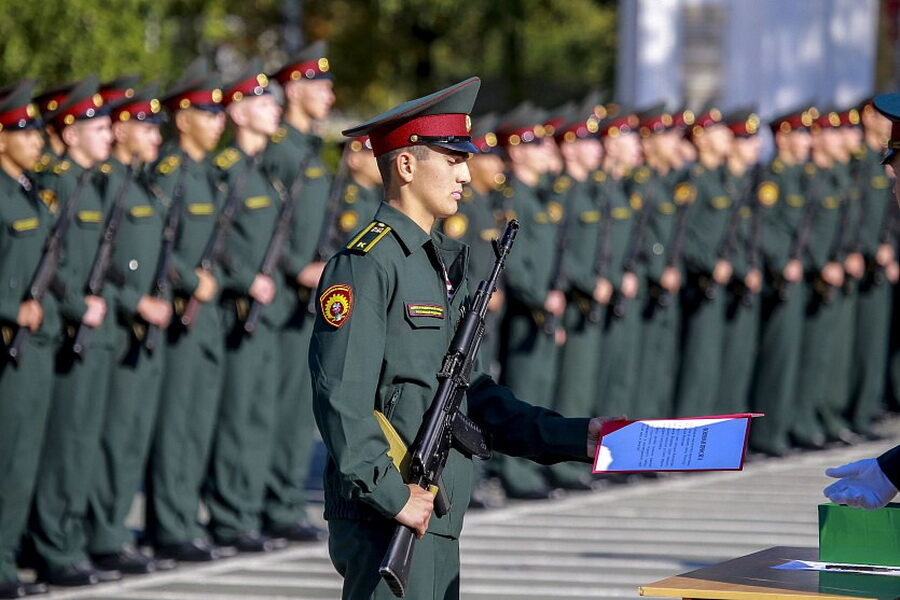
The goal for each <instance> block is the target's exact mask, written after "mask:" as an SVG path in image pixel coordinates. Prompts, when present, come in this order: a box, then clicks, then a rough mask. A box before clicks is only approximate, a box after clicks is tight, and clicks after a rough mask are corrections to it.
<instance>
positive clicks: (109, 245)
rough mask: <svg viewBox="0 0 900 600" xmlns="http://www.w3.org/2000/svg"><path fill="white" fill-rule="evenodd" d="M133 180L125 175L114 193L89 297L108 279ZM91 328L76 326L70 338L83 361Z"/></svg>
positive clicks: (93, 267) (98, 293)
mask: <svg viewBox="0 0 900 600" xmlns="http://www.w3.org/2000/svg"><path fill="white" fill-rule="evenodd" d="M132 181H133V179H132V177H131V176H130V174H126V175H125V178H124V180H123V181H122V185H121V187H119V190H118V192H116V197H115V198H114V199H113V203H112V207H111V208H110V209H109V215H107V217H106V226H105V227H104V229H103V237H102V238H100V246H99V247H98V248H97V254H96V255H95V256H94V262H93V264H91V272H90V274H89V275H88V282H87V293H88V295H90V296H100V295H101V294H102V293H103V287H104V286H105V285H106V280H107V279H108V278H109V269H110V265H111V262H112V254H113V249H114V248H115V246H116V238H117V237H118V235H119V228H120V227H121V226H122V219H123V218H125V195H126V194H128V190H129V189H130V188H131V183H132ZM92 331H93V328H91V327H89V326H88V325H85V324H84V323H79V324H78V329H77V330H76V331H75V337H74V338H72V348H71V351H72V355H73V356H74V357H75V358H77V359H79V360H83V359H84V355H85V354H86V353H87V350H88V347H89V346H90V344H91V332H92Z"/></svg>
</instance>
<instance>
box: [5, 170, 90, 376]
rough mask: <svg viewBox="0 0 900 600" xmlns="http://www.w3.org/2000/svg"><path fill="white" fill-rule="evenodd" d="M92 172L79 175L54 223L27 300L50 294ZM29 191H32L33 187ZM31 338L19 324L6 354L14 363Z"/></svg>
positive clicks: (28, 331) (16, 362) (29, 287)
mask: <svg viewBox="0 0 900 600" xmlns="http://www.w3.org/2000/svg"><path fill="white" fill-rule="evenodd" d="M92 174H93V173H92V171H90V170H89V169H85V170H84V171H83V172H82V173H81V175H79V176H78V181H77V183H76V184H75V189H74V190H73V191H72V194H71V195H70V196H69V198H68V199H67V200H66V205H65V208H63V213H62V214H61V215H60V216H59V219H57V221H56V224H55V225H54V226H53V231H52V232H51V233H50V237H48V238H47V243H46V245H45V246H44V253H43V254H41V259H40V261H39V262H38V266H37V269H35V272H34V276H33V277H32V278H31V284H30V285H29V286H28V294H27V296H26V299H27V300H35V301H37V302H40V301H41V300H43V299H44V295H46V293H47V290H48V289H49V288H50V286H51V285H52V284H53V281H54V279H55V278H56V270H57V267H59V253H60V251H61V250H62V246H63V243H64V242H65V239H66V233H68V231H69V226H70V225H71V224H72V220H73V219H74V218H75V213H76V212H77V211H78V203H79V201H80V199H81V193H82V191H83V190H84V186H85V184H87V182H88V179H89V178H90V177H91V175H92ZM28 185H29V186H30V185H31V182H30V181H28ZM27 191H29V193H31V190H30V189H28V190H27ZM29 337H31V331H30V330H29V329H28V328H27V327H19V328H18V330H16V335H15V337H13V340H12V342H10V344H9V346H7V347H6V357H7V358H8V359H9V360H11V361H12V362H13V363H15V364H19V359H20V358H21V357H22V348H23V347H24V346H25V342H27V341H28V338H29Z"/></svg>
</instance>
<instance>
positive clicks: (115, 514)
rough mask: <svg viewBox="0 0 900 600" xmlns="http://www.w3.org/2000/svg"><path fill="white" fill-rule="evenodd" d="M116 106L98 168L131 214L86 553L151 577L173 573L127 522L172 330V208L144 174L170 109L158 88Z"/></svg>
mask: <svg viewBox="0 0 900 600" xmlns="http://www.w3.org/2000/svg"><path fill="white" fill-rule="evenodd" d="M109 106H110V110H111V111H112V122H113V126H112V130H113V139H114V140H115V143H114V145H113V152H112V158H111V159H110V160H109V161H108V162H106V163H104V164H103V165H102V166H101V168H100V172H101V173H102V174H103V175H104V176H105V177H104V178H103V179H102V180H101V181H100V182H99V184H98V185H99V187H100V188H101V190H102V193H103V198H104V205H105V207H106V209H107V212H109V211H111V210H113V204H114V203H115V202H117V201H118V202H121V205H122V209H123V210H124V215H125V216H124V218H123V219H122V222H121V225H120V229H119V233H118V235H117V237H116V241H115V245H114V247H113V252H112V258H111V260H110V268H111V269H112V270H113V272H116V273H119V274H120V276H121V277H122V281H120V282H118V285H117V286H116V288H117V289H116V300H115V303H114V304H113V305H112V306H111V308H114V310H115V312H114V314H111V315H110V316H111V317H113V318H114V320H115V321H114V322H115V324H116V332H115V337H114V342H113V357H114V366H113V369H112V374H111V379H110V387H109V400H108V401H107V404H106V412H105V414H104V417H103V428H102V431H101V435H100V449H101V460H100V463H99V465H98V467H97V471H96V474H95V476H94V481H93V483H92V484H91V488H92V489H91V492H90V494H89V496H88V500H89V504H90V513H89V514H90V519H89V527H90V531H91V534H90V538H89V542H88V550H89V551H90V553H91V555H92V556H93V559H94V563H95V564H96V565H97V566H98V567H100V568H103V569H114V570H118V571H122V572H123V573H149V572H152V571H156V570H160V569H166V568H174V566H175V565H174V563H173V562H172V561H166V560H155V559H153V558H150V557H148V556H146V555H145V554H143V553H142V552H141V551H140V550H139V549H138V548H137V547H136V545H135V539H134V534H133V533H132V531H131V530H130V529H129V528H128V527H126V525H125V519H126V518H127V516H128V512H129V511H130V509H131V504H132V501H133V499H134V495H135V493H136V492H137V490H138V488H139V487H140V485H141V484H142V482H143V480H144V472H145V467H146V462H147V454H148V452H149V448H150V440H151V436H152V434H153V426H154V424H155V423H156V415H157V407H158V405H159V404H158V403H159V389H160V385H161V384H162V367H163V354H164V348H163V347H162V346H163V343H162V339H163V338H162V334H160V336H159V338H158V339H159V342H158V343H157V345H156V346H155V347H152V348H151V347H150V346H149V343H148V340H152V339H153V337H152V336H153V335H154V334H151V333H150V330H151V328H153V327H156V328H158V329H159V330H160V331H162V332H165V330H166V327H168V325H169V319H170V318H171V316H172V308H171V304H170V299H169V298H160V297H157V295H156V292H155V290H154V286H155V283H156V270H157V266H158V263H159V255H160V248H161V240H162V230H163V223H164V219H165V214H164V213H165V208H164V206H163V205H162V203H161V201H160V199H158V198H156V197H155V196H154V195H153V194H152V193H151V192H150V190H149V189H148V186H147V178H146V173H145V171H144V169H145V168H146V167H147V165H150V164H152V163H154V162H156V159H157V157H158V155H159V146H160V144H161V143H162V137H161V136H160V133H159V124H160V122H161V115H160V111H161V110H162V107H161V105H160V103H159V100H158V99H157V98H156V86H151V87H149V88H146V89H144V90H140V91H137V92H134V93H133V94H130V95H128V96H124V97H123V98H122V99H121V100H113V101H112V102H111V103H110V104H109ZM123 189H125V192H124V194H123V193H122V190H123Z"/></svg>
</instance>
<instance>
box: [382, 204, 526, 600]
mask: <svg viewBox="0 0 900 600" xmlns="http://www.w3.org/2000/svg"><path fill="white" fill-rule="evenodd" d="M518 230H519V223H518V221H516V220H512V221H510V222H509V223H508V224H507V226H506V231H504V233H503V237H502V239H501V240H500V242H499V243H498V242H497V241H496V240H495V241H494V253H495V254H496V260H495V261H494V266H493V268H492V269H491V273H490V275H489V276H488V278H487V279H486V280H483V281H482V282H481V283H480V284H478V291H477V292H476V293H475V297H474V298H473V299H472V303H471V305H470V307H469V310H468V311H466V314H465V316H464V317H463V318H462V320H461V321H460V323H459V325H458V326H457V328H456V333H455V334H454V336H453V341H451V342H450V347H449V348H448V350H447V353H446V354H445V355H444V360H443V364H442V365H441V370H440V372H438V374H437V378H438V381H439V383H438V389H437V391H436V392H435V395H434V399H433V400H432V401H431V406H429V408H428V410H427V411H426V413H425V415H424V417H423V418H422V424H421V425H420V426H419V431H418V433H416V439H415V441H414V442H413V444H412V446H410V448H409V456H408V459H409V476H408V478H407V482H408V483H414V484H416V485H418V486H421V487H422V488H424V489H426V490H427V489H432V486H435V485H436V484H437V483H438V481H439V479H440V477H441V473H442V471H443V470H444V466H445V465H446V463H447V457H448V455H449V453H450V449H451V447H456V448H457V449H459V450H460V451H461V452H463V453H464V454H467V455H469V456H479V457H489V456H490V449H489V447H488V444H487V441H486V440H485V439H484V436H483V434H481V432H480V430H479V429H478V427H477V426H476V425H475V424H474V423H472V422H471V421H470V420H469V419H468V417H466V416H465V415H463V414H462V413H461V412H459V406H460V403H461V402H462V398H463V394H464V393H465V392H466V389H467V388H468V387H469V377H470V375H471V373H472V367H473V365H474V362H475V356H476V354H477V352H478V347H479V346H480V344H481V340H482V338H483V337H484V316H485V314H486V313H487V305H488V301H489V300H490V298H491V294H492V293H493V291H494V290H495V289H496V287H497V279H498V278H499V277H500V273H501V272H502V271H503V268H504V267H505V265H506V257H507V256H508V255H509V252H510V250H511V249H512V246H513V242H514V241H515V239H516V233H517V232H518ZM446 508H449V507H446ZM435 513H436V514H437V513H438V506H437V501H436V502H435ZM415 542H416V534H415V532H414V531H413V530H412V529H410V528H408V527H406V526H405V525H397V528H396V529H395V530H394V536H393V537H392V538H391V541H390V544H389V545H388V549H387V552H386V553H385V555H384V559H383V560H382V561H381V567H380V568H379V570H378V572H379V573H380V574H381V577H382V579H384V580H385V582H387V584H388V586H389V587H390V588H391V591H392V592H393V593H394V595H395V596H397V597H398V598H402V597H403V596H404V594H405V593H406V584H407V581H408V580H409V569H410V565H411V563H412V555H413V550H414V549H415Z"/></svg>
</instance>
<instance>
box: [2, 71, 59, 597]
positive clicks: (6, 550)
mask: <svg viewBox="0 0 900 600" xmlns="http://www.w3.org/2000/svg"><path fill="white" fill-rule="evenodd" d="M33 90H34V82H33V81H23V82H21V83H19V84H17V85H15V86H12V87H11V88H10V89H9V91H8V92H7V94H6V96H5V97H3V98H0V194H2V197H3V199H2V201H0V280H2V282H3V285H2V290H3V291H2V294H0V333H2V337H3V347H4V349H5V348H6V346H7V345H9V344H11V343H12V340H13V338H14V337H15V335H16V334H17V332H18V330H19V328H22V327H24V328H27V330H28V332H29V333H30V336H29V338H28V341H27V342H26V343H25V345H24V346H23V348H22V351H21V354H20V360H19V361H18V363H15V362H13V361H12V360H10V359H8V358H7V357H6V356H4V357H3V358H2V359H0V361H2V362H0V452H2V454H3V456H5V457H7V460H6V464H7V466H6V468H4V469H3V471H2V472H0V490H2V492H0V494H2V498H3V500H2V502H0V598H21V597H23V596H31V595H34V594H42V593H46V592H47V586H45V585H43V584H40V583H38V584H32V583H24V582H22V581H20V580H19V576H18V573H17V571H16V551H17V549H18V546H19V540H20V538H21V536H22V533H23V531H24V529H25V523H26V521H27V519H28V509H29V506H30V505H31V498H32V492H33V491H34V482H35V476H36V474H37V469H38V464H39V458H40V455H41V446H42V443H43V440H44V429H45V426H46V423H47V415H48V412H49V410H50V399H51V392H52V387H51V384H52V381H53V380H52V378H51V374H52V372H53V350H54V344H53V342H54V341H55V339H56V338H58V336H59V317H58V315H57V313H56V304H55V302H54V299H53V297H52V295H50V294H47V295H46V296H45V297H44V299H43V300H42V301H39V300H35V299H30V298H29V295H28V288H29V286H30V284H31V281H32V279H33V277H34V274H35V271H36V270H37V268H38V264H39V262H40V260H41V255H42V253H43V248H44V242H45V240H46V239H47V236H48V234H49V232H50V229H51V224H52V220H53V219H52V217H51V215H50V212H49V210H48V208H47V206H45V205H44V203H43V202H41V200H40V198H39V197H38V195H37V189H36V188H35V185H34V182H33V181H32V180H31V178H30V176H29V174H28V170H29V169H31V168H32V167H33V166H34V165H35V164H36V163H37V161H38V159H39V158H40V156H41V148H42V147H43V140H42V139H41V133H40V127H41V122H40V120H39V119H38V115H37V108H36V107H35V106H34V104H32V102H31V93H32V91H33Z"/></svg>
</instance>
